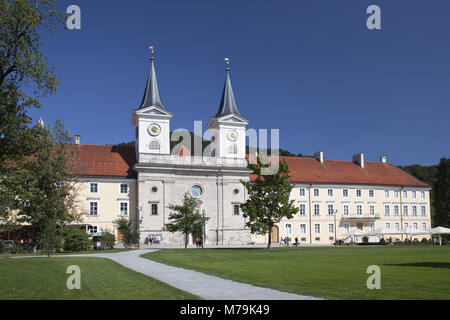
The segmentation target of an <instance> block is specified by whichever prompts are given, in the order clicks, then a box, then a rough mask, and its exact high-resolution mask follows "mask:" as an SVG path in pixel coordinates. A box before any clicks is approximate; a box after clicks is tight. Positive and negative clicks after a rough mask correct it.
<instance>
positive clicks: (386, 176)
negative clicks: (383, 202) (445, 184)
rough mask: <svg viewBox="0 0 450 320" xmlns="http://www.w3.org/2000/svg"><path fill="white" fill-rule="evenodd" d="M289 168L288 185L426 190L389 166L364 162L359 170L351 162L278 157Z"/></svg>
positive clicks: (411, 178)
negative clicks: (394, 187) (404, 187)
mask: <svg viewBox="0 0 450 320" xmlns="http://www.w3.org/2000/svg"><path fill="white" fill-rule="evenodd" d="M280 158H281V159H284V160H285V161H286V163H287V164H288V166H289V170H290V176H291V178H290V181H292V182H297V183H324V184H358V185H365V184H367V185H383V186H411V187H413V186H414V187H430V186H429V185H428V184H426V183H424V182H422V181H420V180H419V179H417V178H415V177H413V176H412V175H410V174H408V173H406V172H405V171H403V170H401V169H400V168H398V167H396V166H395V165H393V164H390V163H382V162H370V161H365V162H364V168H361V167H360V166H359V165H358V164H356V163H354V162H353V161H343V160H327V159H324V160H323V163H320V161H319V160H317V159H315V158H302V157H280Z"/></svg>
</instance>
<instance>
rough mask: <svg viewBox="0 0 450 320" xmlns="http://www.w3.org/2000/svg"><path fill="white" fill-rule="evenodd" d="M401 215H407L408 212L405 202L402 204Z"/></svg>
mask: <svg viewBox="0 0 450 320" xmlns="http://www.w3.org/2000/svg"><path fill="white" fill-rule="evenodd" d="M403 215H404V216H408V215H409V212H408V205H407V204H404V205H403Z"/></svg>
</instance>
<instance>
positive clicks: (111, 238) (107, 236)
mask: <svg viewBox="0 0 450 320" xmlns="http://www.w3.org/2000/svg"><path fill="white" fill-rule="evenodd" d="M115 243H116V236H115V235H113V234H112V233H109V232H105V233H103V235H102V248H103V249H112V248H114V244H115Z"/></svg>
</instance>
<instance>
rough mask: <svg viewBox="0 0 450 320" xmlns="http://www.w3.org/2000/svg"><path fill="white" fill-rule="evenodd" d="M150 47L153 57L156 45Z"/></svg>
mask: <svg viewBox="0 0 450 320" xmlns="http://www.w3.org/2000/svg"><path fill="white" fill-rule="evenodd" d="M148 48H149V49H150V51H151V52H152V58H153V55H154V54H155V50H154V49H155V47H153V46H150V47H148Z"/></svg>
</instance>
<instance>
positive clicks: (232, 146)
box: [228, 143, 237, 154]
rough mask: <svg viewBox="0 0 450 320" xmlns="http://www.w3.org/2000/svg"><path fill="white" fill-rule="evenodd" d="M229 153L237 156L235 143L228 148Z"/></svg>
mask: <svg viewBox="0 0 450 320" xmlns="http://www.w3.org/2000/svg"><path fill="white" fill-rule="evenodd" d="M228 153H229V154H237V145H236V144H235V143H233V144H232V145H230V146H229V147H228Z"/></svg>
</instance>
